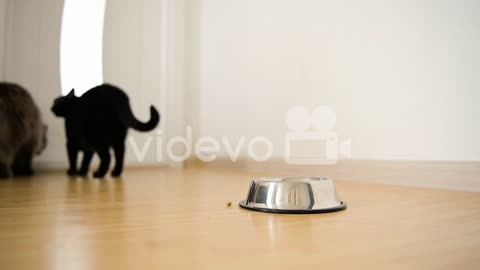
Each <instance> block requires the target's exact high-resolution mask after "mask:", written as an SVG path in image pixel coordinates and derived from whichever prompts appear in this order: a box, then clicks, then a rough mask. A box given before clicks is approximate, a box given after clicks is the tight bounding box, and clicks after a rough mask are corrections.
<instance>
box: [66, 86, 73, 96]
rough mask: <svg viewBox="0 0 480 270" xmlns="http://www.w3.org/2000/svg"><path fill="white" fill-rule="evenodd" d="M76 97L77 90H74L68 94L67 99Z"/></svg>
mask: <svg viewBox="0 0 480 270" xmlns="http://www.w3.org/2000/svg"><path fill="white" fill-rule="evenodd" d="M74 96H75V88H72V90H71V91H70V93H68V95H67V97H74Z"/></svg>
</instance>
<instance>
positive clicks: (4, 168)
mask: <svg viewBox="0 0 480 270" xmlns="http://www.w3.org/2000/svg"><path fill="white" fill-rule="evenodd" d="M11 176H12V171H11V170H10V166H9V165H8V164H6V163H3V162H0V179H3V178H9V177H11Z"/></svg>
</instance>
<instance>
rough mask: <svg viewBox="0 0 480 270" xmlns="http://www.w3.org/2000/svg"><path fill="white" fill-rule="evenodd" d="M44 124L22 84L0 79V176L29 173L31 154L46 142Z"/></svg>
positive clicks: (31, 172) (31, 170)
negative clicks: (0, 80) (4, 81)
mask: <svg viewBox="0 0 480 270" xmlns="http://www.w3.org/2000/svg"><path fill="white" fill-rule="evenodd" d="M46 129H47V128H46V126H45V125H44V124H43V122H42V117H41V115H40V111H39V110H38V107H37V105H35V102H34V101H33V99H32V96H31V95H30V94H29V93H28V92H27V90H25V89H24V88H23V87H21V86H19V85H17V84H13V83H3V82H0V178H6V177H10V176H12V175H32V174H33V169H32V158H33V156H34V154H39V153H40V152H41V151H42V150H43V149H44V148H45V146H46Z"/></svg>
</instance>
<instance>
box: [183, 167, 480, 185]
mask: <svg viewBox="0 0 480 270" xmlns="http://www.w3.org/2000/svg"><path fill="white" fill-rule="evenodd" d="M193 164H195V165H198V164H201V165H202V166H217V167H232V168H239V169H243V170H248V171H253V172H259V173H268V174H269V175H272V174H274V175H278V176H292V175H302V176H328V177H331V178H333V179H335V180H347V181H358V182H368V183H381V184H394V185H404V186H414V187H425V188H438V189H449V190H461V191H470V192H480V162H455V161H394V160H392V161H390V160H389V161H386V160H345V161H339V162H338V163H337V164H335V165H321V166H320V165H315V166H307V165H288V164H286V163H285V162H284V161H283V160H271V161H266V162H256V161H253V160H240V161H237V162H232V161H230V160H227V159H223V160H222V159H220V160H216V161H213V162H208V163H204V162H201V161H199V160H190V161H188V162H187V167H188V166H189V165H190V166H191V165H193Z"/></svg>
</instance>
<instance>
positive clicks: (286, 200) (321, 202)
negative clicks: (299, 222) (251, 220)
mask: <svg viewBox="0 0 480 270" xmlns="http://www.w3.org/2000/svg"><path fill="white" fill-rule="evenodd" d="M240 207H242V208H245V209H248V210H254V211H260V212H268V213H282V214H311V213H327V212H334V211H340V210H344V209H345V208H347V204H346V203H344V202H342V201H340V200H339V199H338V196H337V192H336V190H335V184H334V183H333V180H332V179H330V178H320V177H287V178H272V179H267V178H262V179H255V180H253V181H252V182H251V183H250V188H249V190H248V194H247V199H246V200H245V201H241V202H240Z"/></svg>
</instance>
